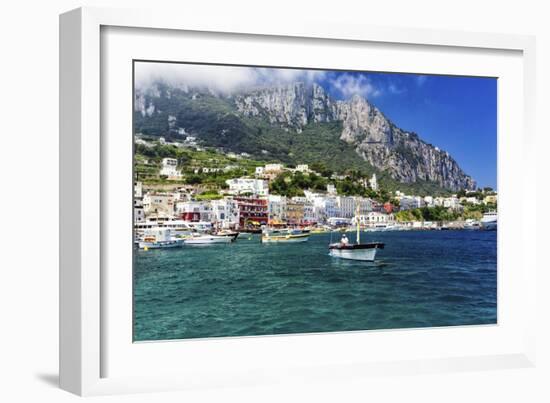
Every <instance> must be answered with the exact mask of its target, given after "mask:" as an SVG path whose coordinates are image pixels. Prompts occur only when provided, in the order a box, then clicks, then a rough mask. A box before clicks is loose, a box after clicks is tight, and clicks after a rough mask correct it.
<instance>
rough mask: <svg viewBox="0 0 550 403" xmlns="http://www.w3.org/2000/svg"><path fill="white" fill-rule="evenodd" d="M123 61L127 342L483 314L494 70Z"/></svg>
mask: <svg viewBox="0 0 550 403" xmlns="http://www.w3.org/2000/svg"><path fill="white" fill-rule="evenodd" d="M167 69H168V70H167ZM133 75H134V77H133V78H134V91H133V96H134V99H133V105H134V110H133V117H132V119H133V121H132V127H133V135H134V138H133V141H134V148H133V151H134V155H133V178H132V180H133V193H134V194H133V206H128V207H129V208H133V214H132V217H133V227H134V231H133V234H132V235H133V240H132V241H133V245H134V249H133V338H134V341H136V342H140V341H155V340H177V339H193V338H210V337H236V336H261V335H277V334H297V333H316V332H341V331H359V330H361V331H368V330H380V329H402V328H423V327H438V326H459V325H486V324H495V323H496V322H497V298H496V295H497V231H498V214H499V213H498V189H497V188H496V183H497V181H496V116H497V114H496V100H497V96H496V95H497V92H496V89H497V85H496V84H497V81H496V78H486V77H459V76H442V75H438V76H427V75H419V74H400V73H384V72H367V71H364V72H359V71H343V70H334V71H331V70H320V69H314V70H306V69H299V68H292V69H285V68H269V67H255V66H224V65H205V64H193V63H172V62H163V63H160V64H159V63H156V62H154V61H134V62H133ZM441 105H444V106H445V107H444V108H441V107H440V106H441ZM390 116H391V118H390ZM474 178H475V179H474Z"/></svg>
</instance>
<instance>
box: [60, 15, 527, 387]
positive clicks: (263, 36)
mask: <svg viewBox="0 0 550 403" xmlns="http://www.w3.org/2000/svg"><path fill="white" fill-rule="evenodd" d="M109 27H117V29H121V30H124V29H129V30H133V29H145V30H146V31H147V32H152V31H149V30H156V31H155V32H160V33H162V32H164V33H167V32H170V33H172V34H171V38H168V39H166V38H165V39H162V38H161V39H158V40H159V41H160V40H166V41H173V40H177V32H180V33H182V34H184V33H185V32H192V33H193V35H194V36H195V37H200V36H201V33H203V34H204V35H207V34H213V33H215V34H216V38H218V39H219V38H220V37H222V38H223V36H224V35H226V36H227V37H228V40H229V36H232V35H233V36H234V35H237V36H239V37H243V38H244V37H251V38H254V41H255V42H257V43H259V44H260V45H261V44H262V41H270V42H274V43H275V42H277V41H293V42H294V43H297V44H300V46H307V45H308V44H311V43H313V42H315V41H323V42H324V43H325V44H326V43H327V42H328V43H329V45H330V46H334V47H338V46H344V45H346V44H348V45H353V46H356V45H357V46H361V45H362V44H375V45H376V46H377V47H379V48H381V49H383V48H384V47H390V46H398V47H400V49H404V48H406V47H411V48H414V49H416V51H427V52H428V53H429V51H430V49H432V50H434V51H438V52H448V53H452V52H454V51H462V50H464V51H467V52H470V53H475V54H478V55H480V57H483V56H484V55H485V54H488V55H489V56H490V54H492V53H494V54H495V55H497V56H498V55H499V54H501V53H502V54H504V53H507V52H509V53H510V54H513V58H511V59H510V60H512V59H513V60H512V61H510V66H511V67H510V70H509V71H510V73H506V72H504V73H503V74H504V76H503V77H504V81H506V80H508V84H504V85H509V86H510V91H512V88H513V91H514V92H510V94H511V93H514V94H516V95H517V97H518V99H515V100H514V102H515V104H512V103H510V104H507V103H506V102H505V101H506V100H504V102H503V103H501V102H500V101H501V98H500V97H499V105H501V107H502V108H503V109H501V107H499V113H500V117H499V123H500V122H501V121H500V118H503V119H504V118H508V117H507V116H506V117H502V114H503V110H504V111H505V112H506V111H511V108H512V107H515V106H517V104H520V105H521V113H519V117H518V116H516V117H514V119H515V120H514V121H511V120H510V121H509V122H508V121H503V122H504V123H506V125H505V126H504V127H499V215H500V217H499V221H503V223H504V225H501V222H499V228H502V229H501V230H500V231H499V270H500V263H501V262H506V261H508V260H510V261H516V262H519V265H520V268H516V270H517V273H513V272H511V270H508V271H505V272H503V271H502V270H500V271H499V308H498V309H499V324H498V326H496V327H477V328H476V329H471V328H464V327H457V328H446V329H430V330H423V331H414V330H412V331H387V332H348V333H345V334H328V335H295V336H273V337H271V336H268V337H247V338H228V339H227V340H198V341H187V342H184V343H182V342H172V343H147V344H146V345H140V347H139V348H138V350H139V351H138V350H136V348H135V346H132V345H131V344H132V343H131V340H127V337H122V339H123V340H122V341H120V339H121V338H120V337H118V338H117V337H116V334H118V329H115V328H114V327H113V321H111V320H109V318H110V317H116V318H117V321H118V318H119V316H116V315H122V316H124V312H125V310H127V307H128V304H127V302H128V301H126V303H121V304H120V305H118V306H116V307H115V308H116V309H114V308H113V306H114V305H112V303H111V302H109V301H112V298H111V299H109V298H108V296H109V287H116V285H114V284H115V282H116V281H127V282H128V283H130V282H131V277H128V276H126V277H124V276H122V277H120V278H118V280H117V279H115V278H111V277H110V276H109V275H108V273H106V272H105V267H106V266H108V263H109V262H108V260H109V259H111V258H112V256H113V255H112V253H113V252H112V250H111V251H109V248H108V245H106V244H105V239H106V234H105V228H106V226H107V224H105V220H104V217H103V215H104V214H105V212H106V211H108V210H109V209H110V208H111V206H110V203H111V202H113V197H115V196H114V195H113V194H111V190H112V189H111V188H110V187H109V184H108V183H107V182H108V181H107V180H106V179H105V178H106V177H105V175H106V167H107V166H108V167H109V169H115V170H118V168H116V167H115V168H113V164H112V163H110V162H109V158H110V157H109V155H110V150H109V148H110V147H117V145H116V144H114V143H112V142H110V138H105V137H102V133H105V132H108V131H109V127H110V126H109V125H110V124H111V123H109V122H107V120H108V119H106V116H107V115H108V114H107V113H105V111H104V110H102V102H103V101H104V99H103V98H102V97H103V96H104V95H102V91H103V93H105V92H107V90H106V89H105V88H102V84H103V85H104V83H103V81H102V74H106V73H105V71H104V70H102V69H103V68H104V64H102V63H104V62H105V61H104V60H103V61H102V57H105V56H106V55H107V56H109V55H110V53H109V52H105V50H104V49H102V48H104V47H106V42H104V38H103V37H102V31H105V29H107V30H108V29H109ZM174 33H176V34H174ZM127 34H128V32H125V33H124V35H127ZM146 34H147V33H145V35H146ZM130 35H132V33H131V32H130ZM174 35H176V38H175V39H174ZM161 36H162V35H161ZM312 41H313V42H312ZM329 45H326V46H329ZM109 46H120V43H119V44H118V45H117V43H116V41H112V42H109ZM130 48H131V47H129V49H130ZM60 49H61V51H60V99H61V100H60V385H61V387H62V388H63V389H66V390H68V391H71V392H73V393H76V394H79V395H96V394H112V393H129V392H139V391H159V390H168V389H184V388H195V387H213V386H223V385H240V386H243V385H251V384H258V383H272V382H281V381H289V382H291V381H292V380H296V379H302V380H303V379H327V380H330V379H338V378H340V377H345V376H354V377H357V376H369V375H372V374H380V373H384V374H389V375H397V374H411V373H418V372H441V371H458V370H460V371H464V370H476V369H482V368H484V369H491V368H495V369H496V368H512V367H515V368H517V367H527V366H532V365H534V362H535V346H534V337H535V335H534V328H535V318H534V316H533V314H532V312H535V289H536V286H535V281H536V275H537V262H536V260H535V255H536V253H534V251H533V248H534V245H533V244H532V243H529V242H528V238H527V234H528V230H529V228H528V225H527V223H526V221H525V220H522V219H521V218H522V217H524V216H525V214H526V213H525V212H520V213H517V214H516V216H517V215H518V214H519V217H516V219H517V220H514V221H512V220H510V221H507V220H506V214H507V211H511V210H510V209H508V210H507V205H508V206H510V205H511V204H512V202H514V203H524V204H525V205H527V203H528V200H527V199H526V197H527V196H524V195H526V192H522V194H521V195H518V194H515V197H517V198H518V199H519V200H518V199H516V200H511V193H512V192H511V188H512V185H511V183H512V182H513V181H519V182H520V183H521V186H522V187H523V188H530V189H535V188H536V186H535V184H536V175H535V174H534V173H535V171H536V170H535V168H534V164H535V161H534V158H530V157H531V156H532V155H534V154H533V153H534V149H535V133H534V128H533V123H532V122H533V121H534V119H533V114H534V112H533V111H534V107H533V106H534V91H535V71H534V69H535V62H534V57H535V54H534V52H535V42H534V38H532V37H529V36H519V35H501V34H481V33H466V32H455V31H428V30H417V29H408V28H382V27H369V26H357V25H341V24H330V25H327V24H323V23H322V22H318V23H316V22H307V21H306V22H304V23H303V24H300V25H299V26H298V25H296V26H288V25H286V26H284V27H283V26H281V25H280V24H278V23H277V22H275V21H274V22H273V23H269V22H267V23H266V21H262V22H261V23H259V22H254V21H248V20H247V21H244V20H239V19H238V18H231V19H224V20H213V19H211V20H200V19H195V18H192V16H182V15H181V14H180V15H175V14H171V13H168V12H152V11H150V10H110V9H102V8H81V9H77V10H73V11H70V12H68V13H65V14H63V15H61V17H60ZM499 52H500V53H499ZM122 53H123V52H121V54H122ZM489 56H488V57H489ZM121 57H122V56H121ZM125 57H126V56H125ZM128 57H135V56H132V55H129V56H128ZM158 57H161V54H160V53H159V56H158ZM197 57H199V56H197ZM197 57H196V58H194V60H193V61H201V60H198V59H197ZM251 57H260V56H259V54H256V56H251ZM430 57H432V59H431V61H432V62H434V59H433V57H434V56H433V55H432V56H428V61H426V60H425V61H424V63H426V62H428V63H429V62H430ZM136 58H137V57H136ZM247 60H250V59H247ZM487 60H489V59H487ZM208 61H211V60H208ZM266 63H267V61H266ZM418 63H420V62H418ZM488 63H490V61H489V62H488ZM435 64H436V63H435ZM478 64H479V66H478V67H477V68H478V69H479V72H482V71H484V70H483V69H484V67H483V66H482V64H483V63H478ZM502 64H503V65H505V64H506V63H505V62H503V63H502ZM443 65H444V64H442V65H441V66H443ZM115 67H116V66H115ZM108 68H110V67H108ZM418 68H422V67H420V65H418V66H417V67H416V69H418ZM425 68H427V67H424V69H425ZM437 68H438V67H437V66H436V67H433V69H437ZM439 68H441V67H439ZM490 68H491V66H489V67H488V69H489V70H490ZM495 68H496V67H495ZM503 68H504V67H503ZM463 70H464V71H463V72H464V74H467V73H468V72H471V71H469V70H468V69H467V68H466V67H463ZM112 71H113V70H109V74H119V73H116V72H115V73H112ZM432 71H435V70H432ZM472 71H473V70H472ZM503 71H504V70H503ZM121 72H122V73H120V74H123V73H124V71H123V70H121ZM427 72H430V71H427ZM480 74H481V73H480ZM507 74H509V76H507ZM116 77H117V78H121V77H124V75H122V76H116ZM130 80H131V77H128V82H127V83H126V84H125V85H126V86H127V85H129V84H130ZM126 88H127V87H126ZM120 94H124V90H121V92H120ZM108 99H111V98H108ZM510 102H512V101H510ZM129 116H130V115H128V119H129ZM511 127H513V128H514V129H516V130H509V131H507V128H508V129H510V128H511ZM503 132H504V133H506V134H509V135H507V136H506V137H505V138H504V139H503V140H502V141H501V138H500V136H501V134H502V133H503ZM130 138H131V137H130V133H129V136H128V139H130ZM120 144H122V142H120ZM121 147H124V146H123V145H121ZM513 150H516V151H518V150H519V151H518V152H517V155H516V154H513V153H512V151H513ZM518 161H521V162H522V166H523V169H522V173H515V172H514V166H517V165H516V164H515V163H517V162H518ZM128 168H130V167H128ZM120 170H122V168H120ZM525 172H529V173H533V174H532V175H531V174H530V175H525ZM109 175H110V176H113V177H116V176H117V173H115V172H114V171H109ZM531 195H533V192H531ZM501 200H502V202H501ZM500 206H502V207H501V208H500ZM530 214H534V212H533V211H531V213H530ZM501 217H502V220H501ZM113 225H119V224H113ZM120 225H121V226H124V222H123V221H121V223H120ZM119 230H120V228H119ZM122 231H124V229H122ZM501 233H502V235H501ZM514 237H515V244H514V245H516V249H515V250H514V253H516V254H517V256H516V257H514V256H509V255H511V251H509V250H506V248H501V246H502V245H504V246H506V245H510V244H511V242H513V241H514ZM111 239H112V238H111ZM518 239H519V240H520V241H518ZM528 247H529V248H530V253H526V251H527V248H528ZM508 249H509V248H508ZM115 255H116V253H115ZM513 259H517V260H513ZM501 274H502V276H501ZM107 280H109V281H113V285H111V284H109V286H107V283H106V281H107ZM129 286H130V288H131V284H130V285H129ZM518 298H521V303H517V305H512V302H513V301H514V300H515V301H517V299H518ZM501 302H502V304H501ZM503 309H504V312H503V311H502V310H503ZM512 311H513V312H512ZM116 312H119V313H118V314H117V313H116ZM121 312H122V313H121ZM508 314H510V319H509V320H508V317H507V316H506V315H508ZM127 315H128V316H129V315H130V312H127ZM500 318H504V319H503V321H501V320H500ZM519 318H521V320H520V319H519ZM122 319H123V318H122ZM126 320H127V318H126ZM107 327H108V328H109V329H106V328H107ZM122 331H124V330H122ZM113 333H116V334H115V337H113ZM343 338H345V343H346V345H349V346H354V345H358V344H357V343H363V342H364V341H365V340H367V339H366V338H368V339H369V343H382V345H383V343H386V344H387V343H395V345H401V346H403V343H405V344H406V343H410V345H411V346H416V348H418V347H420V350H419V351H421V353H419V354H417V355H414V356H413V355H407V354H405V350H401V349H399V348H397V349H396V352H395V354H393V355H392V356H387V357H378V358H376V357H375V358H373V359H366V358H365V357H363V356H361V355H360V354H359V355H357V356H356V358H355V359H352V356H353V354H354V351H353V350H352V349H351V347H350V348H348V349H347V350H346V349H345V348H340V349H339V347H338V346H341V345H342V341H343V340H344V339H343ZM382 339H384V340H390V341H389V342H388V341H383V340H382ZM459 339H460V340H463V343H464V348H463V349H460V348H457V349H456V350H455V351H453V352H450V351H447V350H446V347H445V346H448V345H449V344H448V343H451V342H452V340H459ZM117 340H118V341H117ZM437 340H445V342H442V343H440V345H439V346H438V348H437V349H432V350H430V349H429V348H427V347H426V348H425V349H424V350H423V348H422V346H424V347H425V346H427V345H432V346H433V345H434V341H437ZM483 340H484V341H483ZM478 341H479V343H477V342H478ZM117 343H119V344H117ZM128 343H129V344H128ZM354 343H355V344H354ZM476 343H477V344H478V345H477V347H476V348H474V345H475V344H476ZM489 343H492V344H494V348H493V349H489V348H488V347H487V346H488V345H489ZM126 344H128V345H126ZM436 344H437V343H436ZM413 348H415V347H413ZM288 349H290V350H288ZM321 349H324V350H325V351H328V352H333V353H327V354H325V355H319V354H318V352H319V351H320V350H321ZM285 350H287V351H293V352H294V351H295V352H297V353H293V354H292V355H293V359H292V360H278V359H277V357H278V356H281V354H280V353H281V351H285ZM178 351H179V352H178ZM212 351H215V352H216V354H217V355H218V356H219V357H222V358H223V362H225V363H226V364H227V365H225V366H224V365H217V367H218V368H219V370H209V369H208V367H209V365H208V364H209V363H212V364H213V363H214V362H213V361H212V362H210V359H211V358H209V357H210V356H209V354H211V352H212ZM228 351H235V353H234V354H233V355H232V354H230V353H228ZM380 351H384V350H383V349H382V350H380ZM299 352H303V354H299ZM174 353H176V354H186V357H188V358H189V359H188V360H186V362H185V363H184V364H182V363H181V362H182V361H176V362H168V360H169V358H168V357H170V356H174ZM133 354H140V356H139V357H140V359H139V360H138V362H142V363H143V364H142V366H143V367H148V368H149V369H150V368H153V369H154V368H155V365H160V364H161V363H162V366H163V368H166V371H158V372H159V373H158V375H153V374H152V373H151V371H147V370H146V369H147V368H135V366H136V363H135V362H133V361H132V355H133ZM199 354H200V355H199ZM252 357H253V358H252ZM258 357H260V358H261V359H263V361H264V362H263V364H262V365H260V364H259V363H258V362H259V361H254V359H256V360H258V359H260V358H258ZM339 357H348V358H349V359H346V360H339ZM248 358H250V359H248ZM117 360H118V362H122V361H127V362H129V363H131V365H132V366H134V368H128V367H129V365H128V366H127V367H125V366H123V365H118V366H117V367H116V370H112V369H111V368H110V365H111V364H109V365H107V362H109V363H111V362H115V361H117ZM199 360H201V361H205V362H203V363H202V364H203V365H202V366H201V368H200V369H199V366H198V364H199ZM241 361H242V362H241ZM218 364H220V363H218ZM194 365H197V366H196V367H194ZM138 366H139V365H138ZM113 368H115V365H114V364H113ZM131 369H135V370H136V371H132V370H131Z"/></svg>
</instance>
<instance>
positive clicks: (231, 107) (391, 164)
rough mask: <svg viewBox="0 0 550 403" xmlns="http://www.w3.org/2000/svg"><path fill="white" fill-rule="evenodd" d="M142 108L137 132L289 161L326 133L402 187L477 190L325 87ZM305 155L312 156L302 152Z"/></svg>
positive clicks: (381, 119)
mask: <svg viewBox="0 0 550 403" xmlns="http://www.w3.org/2000/svg"><path fill="white" fill-rule="evenodd" d="M135 108H136V111H135V112H136V113H135V118H136V119H135V122H134V123H135V127H136V130H137V131H138V132H139V131H141V132H146V133H148V134H153V135H166V132H167V131H171V132H172V133H176V132H175V130H177V133H179V134H181V133H195V134H196V135H197V136H198V137H199V138H200V139H201V140H203V141H205V142H206V143H207V144H210V145H215V146H223V147H227V148H230V149H232V151H239V152H243V151H244V152H250V153H252V154H257V153H258V152H260V153H261V154H263V155H264V156H265V155H266V154H271V156H272V157H277V156H278V155H279V156H280V157H279V158H280V159H282V160H284V157H283V156H286V155H292V154H293V152H294V151H296V147H294V144H295V143H296V142H300V141H302V143H303V142H304V136H306V135H307V136H309V137H307V139H309V141H310V143H311V144H312V148H315V147H316V144H317V139H316V137H315V130H317V132H319V133H320V132H321V131H323V134H319V136H323V142H324V143H326V142H327V141H328V143H332V149H333V152H339V151H338V150H340V152H348V151H349V150H353V151H354V153H355V154H356V156H358V157H359V158H360V159H361V160H362V161H365V163H366V165H368V166H369V167H372V168H374V170H375V171H377V172H382V173H386V174H388V175H389V176H391V178H393V179H395V180H396V181H399V182H402V183H416V182H429V183H435V184H437V185H438V186H439V187H441V188H445V189H451V190H458V189H462V188H464V189H473V188H475V185H476V184H475V181H474V180H473V179H472V178H471V177H470V176H468V175H466V174H465V173H464V172H463V170H462V169H461V168H460V166H459V165H458V163H457V162H456V161H455V160H454V159H453V158H452V157H451V156H450V155H449V153H447V152H445V151H442V150H440V149H439V148H437V147H434V146H432V145H431V144H428V143H426V142H424V141H422V140H421V139H420V138H419V136H418V135H417V134H415V133H412V132H407V131H405V130H402V129H400V128H398V127H397V126H396V125H395V124H393V123H392V122H391V121H390V120H389V119H388V118H387V117H386V116H385V115H384V114H383V113H382V112H381V111H380V110H378V109H377V108H376V107H374V106H373V105H372V104H371V103H370V102H368V101H367V100H366V99H364V98H363V97H361V96H358V95H355V96H353V97H352V98H351V99H349V100H346V101H341V100H334V99H332V98H331V97H330V96H329V95H328V94H327V93H326V91H325V90H324V89H323V87H321V86H320V85H318V84H309V85H308V84H304V83H301V82H297V83H293V84H288V85H280V86H272V87H264V88H257V89H253V90H249V91H243V92H239V93H234V94H231V95H219V94H215V93H213V92H212V91H206V90H205V89H201V90H199V89H189V88H187V87H185V88H174V87H170V86H168V85H166V84H157V85H155V86H153V87H152V88H149V89H147V90H146V91H143V90H140V91H136V100H135ZM201 119H203V120H206V119H208V122H206V121H203V122H201V121H200V120H201ZM155 122H156V124H154V125H152V123H155ZM155 128H156V129H155ZM313 128H315V130H313ZM327 131H328V132H330V133H331V136H332V137H331V136H330V135H327V134H326V132H327ZM306 148H307V147H306ZM328 148H329V149H330V148H331V146H330V144H329V145H328ZM326 149H327V144H325V145H324V148H323V150H326ZM299 151H300V153H303V154H307V155H309V153H308V152H307V151H308V150H307V149H305V150H304V148H303V147H302V148H300V149H299ZM348 155H349V154H348ZM295 158H296V160H299V159H300V155H295ZM348 159H349V158H348ZM352 159H354V158H352ZM343 160H346V159H343ZM339 161H342V159H340V160H339ZM304 162H311V159H310V161H304ZM342 168H346V167H342Z"/></svg>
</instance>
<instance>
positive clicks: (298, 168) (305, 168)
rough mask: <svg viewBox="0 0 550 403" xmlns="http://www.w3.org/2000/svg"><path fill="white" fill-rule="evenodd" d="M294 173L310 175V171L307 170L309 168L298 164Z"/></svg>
mask: <svg viewBox="0 0 550 403" xmlns="http://www.w3.org/2000/svg"><path fill="white" fill-rule="evenodd" d="M296 171H297V172H302V173H304V174H308V173H310V172H311V171H310V169H309V166H308V165H307V164H300V165H297V166H296Z"/></svg>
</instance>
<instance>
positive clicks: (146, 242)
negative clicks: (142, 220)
mask: <svg viewBox="0 0 550 403" xmlns="http://www.w3.org/2000/svg"><path fill="white" fill-rule="evenodd" d="M182 245H183V241H182V240H181V239H177V238H175V237H173V236H172V233H171V229H170V228H151V229H147V230H145V233H144V235H143V238H142V239H141V240H140V241H139V242H138V246H139V248H140V249H145V250H147V249H161V248H177V247H181V246H182Z"/></svg>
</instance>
